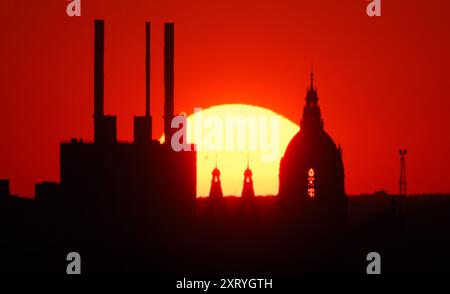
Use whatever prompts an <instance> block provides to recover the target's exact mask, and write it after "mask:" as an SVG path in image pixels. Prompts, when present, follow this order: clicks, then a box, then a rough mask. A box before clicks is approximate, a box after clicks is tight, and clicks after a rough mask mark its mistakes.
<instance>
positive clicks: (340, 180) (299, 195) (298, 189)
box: [279, 74, 345, 204]
mask: <svg viewBox="0 0 450 294" xmlns="http://www.w3.org/2000/svg"><path fill="white" fill-rule="evenodd" d="M300 125H301V129H300V131H299V132H298V133H297V134H296V135H295V136H294V137H293V138H292V140H291V142H290V143H289V144H288V146H287V148H286V151H285V153H284V156H283V158H282V159H281V161H280V173H279V177H280V187H279V196H280V198H281V199H284V200H289V199H290V200H293V201H294V200H295V201H308V200H312V201H313V202H320V203H328V204H332V203H335V201H334V200H337V199H342V198H343V197H344V196H345V191H344V168H343V163H342V156H341V149H340V146H339V147H337V146H336V144H335V143H334V141H333V139H332V138H331V137H330V136H329V135H328V134H327V132H326V131H325V130H324V126H323V119H322V115H321V111H320V107H319V104H318V96H317V89H316V88H314V85H313V75H312V74H311V86H310V88H309V89H308V92H307V95H306V99H305V106H304V108H303V116H302V119H301V123H300ZM287 202H290V201H287Z"/></svg>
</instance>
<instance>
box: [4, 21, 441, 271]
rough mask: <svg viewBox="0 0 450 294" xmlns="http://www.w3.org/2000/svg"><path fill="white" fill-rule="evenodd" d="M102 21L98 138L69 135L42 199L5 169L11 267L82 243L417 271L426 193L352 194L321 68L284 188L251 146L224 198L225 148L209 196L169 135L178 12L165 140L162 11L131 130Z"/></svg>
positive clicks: (164, 262) (110, 266) (151, 258)
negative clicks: (159, 98)
mask: <svg viewBox="0 0 450 294" xmlns="http://www.w3.org/2000/svg"><path fill="white" fill-rule="evenodd" d="M94 24H95V40H94V44H95V46H94V48H95V54H94V114H93V119H94V141H93V142H85V141H83V140H78V139H72V140H70V141H69V142H63V143H61V145H60V183H55V182H42V183H39V184H36V187H35V199H34V200H31V199H23V198H19V197H15V196H13V195H11V193H10V190H9V181H8V180H1V181H0V230H1V234H2V237H1V241H0V251H1V256H0V259H1V260H2V262H1V263H0V264H1V265H0V272H56V273H57V272H64V271H65V269H66V259H65V257H66V254H67V253H69V252H72V251H75V252H79V253H80V255H81V257H82V260H83V272H87V273H91V272H92V273H103V272H107V273H109V272H112V273H117V272H118V273H151V274H187V273H188V274H205V273H206V274H217V273H236V272H237V273H241V274H245V273H249V274H255V273H261V272H263V273H268V272H270V273H273V274H300V273H330V272H331V273H335V272H339V273H341V272H343V273H348V272H350V273H354V272H361V268H362V264H363V263H364V262H365V254H367V253H368V252H370V251H371V250H373V248H375V249H376V248H379V250H380V251H382V252H383V258H393V259H392V260H395V261H392V262H391V263H390V267H388V271H389V270H390V271H392V272H403V271H408V270H411V268H410V267H409V263H408V262H407V261H406V260H405V256H408V254H411V253H412V252H413V251H414V250H415V249H416V248H419V246H422V245H423V244H424V242H423V241H422V240H420V238H417V236H418V235H417V234H416V233H415V232H416V231H413V230H411V229H410V228H411V226H412V227H414V229H417V230H419V231H420V230H421V229H423V230H426V229H428V228H429V227H427V226H426V223H425V222H424V223H423V224H422V225H417V223H416V222H415V220H420V222H422V219H421V218H417V217H416V216H417V215H419V213H418V212H417V209H418V208H417V207H419V206H408V205H409V204H408V203H409V201H408V203H407V202H406V201H405V199H400V198H399V199H398V200H399V201H398V202H401V203H395V205H394V204H393V203H392V202H391V199H390V197H389V196H383V197H378V198H377V199H375V200H374V197H373V196H368V197H366V198H360V199H362V200H351V199H349V198H348V197H347V195H346V193H345V183H344V178H345V176H344V164H343V159H342V149H341V147H340V145H338V146H336V144H335V143H334V141H333V140H332V138H331V137H330V136H329V135H328V134H327V133H326V132H325V130H324V122H323V119H322V114H321V110H320V106H319V104H318V94H317V88H316V87H315V84H314V76H313V74H312V73H311V79H310V87H309V89H308V90H307V93H306V99H305V104H304V108H303V116H302V118H301V120H300V125H301V129H300V131H299V132H298V134H296V135H295V136H294V138H293V139H292V141H291V142H290V144H289V145H288V147H287V149H286V152H285V154H284V156H283V158H282V160H281V162H280V173H279V179H280V187H279V195H278V196H277V197H257V196H256V195H255V191H254V187H253V172H252V170H251V166H250V162H249V159H247V168H246V169H245V171H244V174H243V187H242V194H241V197H239V198H233V197H230V198H228V197H224V195H223V192H222V187H221V180H220V175H221V172H220V170H219V166H218V165H217V158H216V166H215V168H214V169H213V170H212V174H211V176H212V177H211V189H210V194H209V197H208V198H206V199H197V198H196V177H197V175H196V153H195V151H189V152H175V151H174V150H173V149H172V147H171V144H170V142H171V138H172V135H173V134H174V132H175V131H176V129H173V128H171V122H172V119H173V118H174V46H175V45H174V44H175V42H174V24H173V23H166V24H165V26H164V134H165V143H160V142H159V141H157V140H153V139H152V116H151V112H150V23H148V22H147V23H146V30H145V31H146V35H145V37H146V51H145V65H146V67H145V69H146V70H145V72H146V84H145V85H146V87H145V88H146V91H145V93H146V94H145V116H135V117H134V142H132V143H128V142H120V141H118V140H117V119H116V117H115V116H112V115H105V113H104V72H103V71H104V69H103V65H104V34H105V33H104V22H103V21H102V20H96V21H95V23H94ZM191 150H193V148H191ZM405 154H406V152H405ZM403 168H404V166H403V163H402V170H403ZM403 174H404V172H403V171H402V175H403ZM402 177H403V176H402ZM403 183H404V178H402V179H401V182H400V185H401V191H403V190H402V185H403ZM404 191H405V192H404V193H405V194H406V188H405V190H404ZM401 193H402V192H401ZM446 203H447V204H446ZM400 204H402V205H400ZM441 204H442V203H441ZM443 207H444V208H441V209H442V211H443V212H445V213H446V212H447V211H450V204H448V202H445V203H444V204H443ZM400 212H401V213H400ZM408 214H410V215H414V217H413V218H410V219H409V223H408V222H406V221H405V220H406V219H407V218H406V215H408ZM417 222H418V221H417ZM411 224H413V225H411ZM445 224H448V222H447V223H445ZM445 228H446V229H447V230H448V226H446V227H445ZM442 231H444V229H442ZM442 231H441V232H442ZM447 235H448V234H447ZM440 237H442V235H441V234H437V235H433V236H432V237H431V239H428V241H430V240H435V241H436V240H440V241H442V242H440V246H442V248H444V246H446V244H449V243H450V242H448V240H447V238H442V239H441V238H440ZM407 242H408V244H410V243H411V242H412V243H413V244H414V245H412V246H409V247H408V246H404V245H405V243H407ZM427 246H429V245H427ZM421 248H428V247H421ZM377 250H378V249H377ZM427 252H428V251H427ZM423 256H424V257H423V258H424V259H423V260H422V261H421V262H422V263H420V262H419V264H427V263H426V262H427V261H426V258H425V256H426V254H424V255H423ZM443 256H448V255H445V254H444V255H443ZM443 260H444V261H445V259H443ZM444 261H443V263H442V267H438V271H440V270H445V269H447V268H446V266H445V265H446V263H445V262H444Z"/></svg>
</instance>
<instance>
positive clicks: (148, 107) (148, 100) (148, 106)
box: [145, 22, 150, 117]
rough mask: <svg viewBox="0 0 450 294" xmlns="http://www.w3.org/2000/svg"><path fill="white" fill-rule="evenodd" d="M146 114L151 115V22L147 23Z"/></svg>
mask: <svg viewBox="0 0 450 294" xmlns="http://www.w3.org/2000/svg"><path fill="white" fill-rule="evenodd" d="M145 116H147V117H149V116H150V22H146V23H145Z"/></svg>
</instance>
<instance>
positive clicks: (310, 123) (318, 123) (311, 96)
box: [300, 71, 323, 129]
mask: <svg viewBox="0 0 450 294" xmlns="http://www.w3.org/2000/svg"><path fill="white" fill-rule="evenodd" d="M310 79H311V82H310V86H309V89H307V92H306V98H305V106H304V107H303V117H302V119H301V121H300V126H301V127H302V128H307V129H310V128H321V129H323V120H322V114H321V112H320V106H319V97H318V95H317V87H314V73H313V72H312V71H311V76H310Z"/></svg>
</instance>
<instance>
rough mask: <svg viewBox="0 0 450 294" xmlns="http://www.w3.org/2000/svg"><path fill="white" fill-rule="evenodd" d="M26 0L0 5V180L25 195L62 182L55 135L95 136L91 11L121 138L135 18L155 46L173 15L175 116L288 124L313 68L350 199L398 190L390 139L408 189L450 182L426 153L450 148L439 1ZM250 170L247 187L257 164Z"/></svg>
mask: <svg viewBox="0 0 450 294" xmlns="http://www.w3.org/2000/svg"><path fill="white" fill-rule="evenodd" d="M25 3H26V4H25V5H14V3H13V2H12V1H10V0H6V1H3V2H2V3H0V8H1V9H0V11H1V12H0V13H1V14H2V17H1V18H0V24H1V27H2V28H4V29H3V30H2V31H3V33H4V34H3V36H2V41H3V42H2V43H3V44H4V46H2V48H0V58H1V59H2V68H1V76H2V79H1V80H0V84H1V86H0V96H1V97H2V102H3V104H2V107H1V108H0V116H1V117H2V118H3V119H4V121H5V122H7V123H4V124H2V125H0V137H1V138H2V144H1V147H0V148H1V152H0V162H2V164H1V165H0V178H2V179H4V178H8V179H10V180H11V181H10V186H11V192H12V193H13V194H16V195H22V196H25V197H32V196H33V194H34V184H35V183H38V182H41V181H53V182H58V181H60V179H59V173H60V171H59V157H58V152H59V142H60V141H61V140H65V139H67V138H69V139H70V138H83V139H84V140H85V141H92V140H93V139H94V138H93V133H92V130H91V128H92V126H91V120H90V119H89V118H90V117H91V116H92V113H93V105H92V94H93V91H92V87H93V79H92V75H93V64H92V58H93V57H92V55H93V50H92V46H93V44H92V42H90V41H91V40H92V38H93V28H92V21H93V19H94V18H96V17H99V16H101V17H102V18H104V19H105V20H107V21H108V23H109V24H110V25H109V26H108V27H107V31H106V33H107V38H106V39H105V45H106V47H107V48H109V49H108V50H106V51H105V60H107V62H106V64H105V77H107V78H106V79H105V88H104V90H105V96H106V97H107V101H106V103H105V105H104V106H105V113H113V114H114V115H116V116H117V138H118V139H119V140H123V141H132V140H133V138H134V133H133V131H134V127H133V125H134V118H133V117H134V116H135V115H139V116H144V115H145V108H144V104H143V97H145V63H144V62H142V61H143V60H144V58H145V55H144V48H145V38H143V36H144V32H145V26H143V25H142V24H143V23H144V22H145V20H147V19H151V20H152V28H151V29H152V32H154V33H153V34H152V44H163V37H164V35H163V33H162V31H163V23H164V22H166V21H170V22H176V23H177V24H178V30H177V31H176V39H177V47H176V52H175V54H176V58H177V60H178V62H177V63H176V87H175V95H176V99H177V100H176V101H177V103H176V104H175V105H174V106H175V108H174V113H181V112H187V113H189V112H191V111H192V109H193V108H194V107H196V106H201V107H202V108H204V109H207V108H209V107H211V106H214V105H223V104H229V103H237V102H239V103H243V104H248V105H260V106H261V107H263V108H266V109H272V110H273V111H275V112H276V113H279V114H282V115H283V116H285V117H286V118H287V119H289V120H290V121H293V122H295V123H298V117H299V115H301V104H300V103H298V102H299V101H301V100H302V99H303V98H304V96H303V95H304V90H305V87H306V86H307V83H308V81H307V77H308V75H309V71H310V65H311V64H314V68H315V70H316V80H317V82H318V85H319V91H320V93H319V95H320V96H321V97H324V98H325V99H323V100H322V103H321V107H322V109H323V110H324V114H325V115H326V117H325V119H326V122H327V124H326V126H327V131H328V133H329V134H330V135H331V136H332V137H333V138H334V139H335V141H336V142H342V143H343V147H344V150H345V153H344V161H345V164H346V168H348V171H349V172H348V173H347V177H346V191H347V193H348V194H349V195H358V194H364V193H373V192H374V191H378V190H381V189H384V190H385V191H388V192H389V193H397V191H398V176H399V170H398V169H399V165H398V152H397V151H398V148H400V147H402V148H407V149H408V150H409V155H408V158H407V160H408V166H409V169H408V181H409V184H410V185H409V186H408V194H410V195H412V194H423V193H448V192H449V191H450V175H449V173H447V172H446V167H447V166H448V165H449V164H450V156H449V155H448V154H446V153H445V152H443V153H442V154H441V152H433V150H432V149H431V147H432V146H439V147H440V148H441V149H442V150H447V149H449V148H450V140H448V139H447V137H446V136H441V135H440V134H441V131H442V132H445V130H447V129H449V128H450V125H449V121H448V120H447V119H446V109H448V108H449V107H450V106H449V101H450V100H449V99H448V97H449V95H450V91H449V89H448V87H446V86H445V85H446V84H447V80H448V78H449V75H448V72H447V70H446V68H448V67H449V66H450V59H449V58H448V53H447V52H449V50H450V42H449V40H448V38H446V37H445V36H447V35H448V28H449V27H450V26H449V19H448V17H447V16H446V15H445V11H447V10H448V9H450V4H447V3H437V2H436V1H432V3H430V4H429V5H423V1H419V0H413V1H405V0H400V1H396V2H395V3H394V2H392V1H391V2H388V3H384V6H385V8H384V9H383V11H384V12H386V13H384V14H383V16H381V17H379V18H369V17H367V15H366V14H365V8H366V4H367V3H360V2H351V3H350V2H349V3H337V2H333V1H330V0H319V1H315V2H314V3H309V2H308V3H307V2H306V1H286V2H285V3H284V4H283V5H281V4H280V3H278V2H276V1H273V0H269V1H266V2H264V3H261V2H260V1H253V0H248V1H245V2H242V1H235V0H232V1H221V0H219V1H216V3H217V4H213V3H192V4H191V5H189V6H188V5H186V4H184V3H183V1H178V0H175V1H171V2H170V3H167V2H166V1H159V0H156V1H151V2H148V1H141V2H139V3H135V4H133V5H127V13H120V11H123V7H124V5H123V3H122V2H121V1H117V0H112V1H103V0H99V1H96V2H95V3H92V4H90V6H89V7H86V9H83V15H82V16H81V17H76V18H70V17H67V15H66V13H65V10H64V9H62V8H61V6H60V5H59V4H58V3H56V2H54V1H52V2H51V3H46V4H45V6H44V8H45V9H44V8H43V6H42V5H41V3H39V2H36V1H29V0H26V2H25ZM63 8H64V7H63ZM37 12H39V13H37ZM411 15H415V16H416V19H415V20H414V21H411V19H410V16H411ZM344 19H345V22H344V21H343V20H344ZM406 24H407V25H406ZM417 44H427V46H417ZM153 47H154V51H153V54H152V60H151V61H152V71H151V79H152V88H151V89H150V91H151V97H152V99H151V102H150V103H151V110H152V117H153V124H152V129H153V137H154V138H159V137H160V136H161V135H162V133H163V130H164V127H163V120H162V119H161V118H162V116H163V107H161V106H162V105H163V97H164V95H163V84H164V83H163V77H164V73H163V55H164V52H163V47H162V46H153ZM30 48H32V50H29V49H30ZM330 48H333V50H330ZM27 49H28V50H27ZM405 52H408V53H407V54H405ZM294 103H295V104H294ZM30 122H32V123H30ZM362 142H365V144H364V145H362ZM19 155H20V156H19ZM244 169H245V164H243V170H240V171H239V182H242V179H241V174H242V172H243V171H244ZM253 172H254V174H255V179H254V180H255V189H257V188H256V187H257V186H258V183H257V179H258V176H259V173H258V171H257V170H256V169H255V168H254V169H253ZM209 173H210V171H209ZM225 174H226V171H224V174H223V175H224V176H225ZM424 174H427V175H439V177H437V176H424ZM209 176H210V175H209V174H208V180H209ZM224 184H225V182H224ZM241 189H242V187H241V185H239V186H237V187H236V193H225V194H227V195H230V194H234V195H239V194H240V193H241ZM257 190H258V189H257ZM257 190H256V191H257ZM258 194H259V193H258ZM205 195H207V194H206V193H205Z"/></svg>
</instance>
